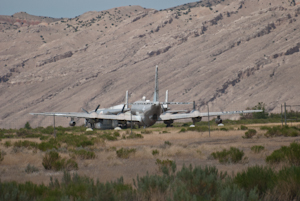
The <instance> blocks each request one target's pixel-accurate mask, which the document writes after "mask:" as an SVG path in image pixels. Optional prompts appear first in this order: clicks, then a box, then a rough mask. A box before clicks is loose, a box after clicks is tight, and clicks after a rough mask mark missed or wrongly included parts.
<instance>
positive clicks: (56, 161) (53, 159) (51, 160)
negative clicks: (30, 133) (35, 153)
mask: <svg viewBox="0 0 300 201" xmlns="http://www.w3.org/2000/svg"><path fill="white" fill-rule="evenodd" d="M42 164H43V166H44V168H45V169H46V170H55V171H59V170H77V169H78V165H77V163H76V161H74V160H73V159H65V158H63V159H62V158H61V157H60V155H59V154H58V153H57V152H55V151H50V152H49V153H46V154H45V156H44V158H43V163H42Z"/></svg>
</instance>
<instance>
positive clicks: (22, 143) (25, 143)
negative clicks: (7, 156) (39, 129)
mask: <svg viewBox="0 0 300 201" xmlns="http://www.w3.org/2000/svg"><path fill="white" fill-rule="evenodd" d="M14 147H18V148H21V147H25V148H37V147H38V144H37V143H36V142H31V141H28V140H24V141H20V140H19V141H16V142H15V143H14Z"/></svg>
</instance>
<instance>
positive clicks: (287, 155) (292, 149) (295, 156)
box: [266, 142, 300, 166]
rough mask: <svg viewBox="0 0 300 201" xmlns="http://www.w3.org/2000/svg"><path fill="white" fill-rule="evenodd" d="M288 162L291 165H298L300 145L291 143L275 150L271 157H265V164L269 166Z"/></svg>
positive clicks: (299, 163) (299, 162) (299, 161)
mask: <svg viewBox="0 0 300 201" xmlns="http://www.w3.org/2000/svg"><path fill="white" fill-rule="evenodd" d="M285 161H287V162H289V164H291V165H296V166H299V165H300V144H299V143H296V142H293V143H291V144H290V146H288V147H287V146H282V147H281V148H280V149H278V150H275V151H274V152H273V153H272V154H271V155H269V156H267V158H266V162H267V163H270V164H274V163H280V162H285Z"/></svg>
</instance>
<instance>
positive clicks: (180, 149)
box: [0, 123, 300, 184]
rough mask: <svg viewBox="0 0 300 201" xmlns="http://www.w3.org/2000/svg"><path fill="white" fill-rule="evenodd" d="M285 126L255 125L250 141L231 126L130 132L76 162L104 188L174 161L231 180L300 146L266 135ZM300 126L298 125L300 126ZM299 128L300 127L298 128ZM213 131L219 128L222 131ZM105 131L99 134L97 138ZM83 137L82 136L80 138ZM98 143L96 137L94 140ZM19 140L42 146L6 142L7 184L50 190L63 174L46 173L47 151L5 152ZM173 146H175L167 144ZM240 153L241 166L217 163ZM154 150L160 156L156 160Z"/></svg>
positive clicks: (0, 145)
mask: <svg viewBox="0 0 300 201" xmlns="http://www.w3.org/2000/svg"><path fill="white" fill-rule="evenodd" d="M274 125H280V124H278V123H273V124H272V123H270V124H250V125H247V127H248V128H252V129H256V130H257V134H256V135H255V136H254V137H252V138H251V139H244V138H243V137H242V136H244V135H245V130H240V126H241V125H234V126H232V125H230V126H225V127H224V128H227V129H228V131H224V130H214V129H212V131H211V132H210V136H209V132H208V131H205V132H197V131H186V132H180V130H181V128H180V127H173V128H147V132H149V134H142V136H143V138H136V139H122V135H125V134H126V132H127V134H128V133H129V132H130V129H127V130H122V131H119V133H120V137H118V139H117V140H115V141H108V140H105V141H104V142H99V143H96V144H94V145H93V146H92V147H90V148H91V149H92V150H93V151H94V152H95V154H96V158H95V159H85V160H82V159H76V162H77V163H78V170H73V171H71V172H77V173H78V174H79V175H86V176H88V177H90V178H93V179H95V180H96V179H99V181H100V182H105V181H111V180H115V179H117V178H119V177H121V176H123V178H124V182H125V183H132V181H133V179H134V178H136V177H137V175H139V176H143V175H146V174H147V172H148V173H149V174H160V172H159V170H158V166H157V164H156V160H157V159H160V160H166V159H169V160H173V161H175V162H176V164H177V170H179V169H181V167H182V166H183V165H184V164H185V165H190V164H192V165H193V166H216V167H217V169H218V170H219V171H227V173H229V174H236V173H237V172H240V171H242V170H245V169H246V168H247V167H250V166H254V165H263V166H266V165H268V164H266V161H265V158H266V156H268V155H270V154H271V153H272V152H273V151H274V150H276V149H279V148H280V147H281V146H288V145H289V144H290V143H291V142H294V141H296V142H299V141H300V137H299V136H298V137H269V138H267V137H265V136H264V134H265V133H266V131H265V130H261V129H260V128H261V126H274ZM294 125H295V124H294ZM298 126H299V124H298ZM213 128H217V127H216V126H215V127H213ZM138 131H142V130H134V132H136V133H140V132H138ZM99 132H103V131H97V133H99ZM78 134H80V133H78ZM90 137H93V135H90ZM19 140H29V141H34V142H38V143H40V142H41V140H40V139H39V138H26V139H20V138H12V139H2V141H1V142H0V149H1V150H2V151H3V152H4V153H5V155H4V160H3V161H2V162H1V163H0V178H1V181H17V182H25V181H32V182H34V183H37V184H41V183H44V184H48V183H49V181H50V176H51V177H53V178H58V179H59V180H60V178H61V177H62V176H63V171H53V170H45V168H44V167H43V165H42V160H43V157H44V156H45V153H46V152H44V151H41V150H39V149H32V148H25V147H21V148H18V149H16V148H14V146H9V147H7V146H4V145H5V142H6V141H10V142H11V144H12V145H13V144H14V142H16V141H19ZM165 142H169V143H167V144H166V143H165ZM254 145H261V146H263V147H264V150H263V151H261V152H260V153H254V152H253V151H251V147H252V146H254ZM61 147H65V149H61V150H65V151H60V155H61V156H62V157H69V155H70V152H69V151H68V149H70V147H67V146H66V145H64V144H62V145H61ZM230 147H236V148H238V149H240V150H243V151H244V153H245V155H244V157H243V159H242V160H241V161H240V162H239V163H236V164H233V163H226V164H221V163H219V161H218V160H215V159H213V157H211V153H212V152H216V151H222V150H223V149H229V148H230ZM120 148H134V149H136V152H135V153H133V154H131V155H130V156H129V158H127V159H124V158H119V157H118V156H117V154H116V150H118V149H120ZM153 150H157V151H158V152H159V153H158V154H157V155H153ZM28 164H30V165H33V166H35V167H37V168H38V170H39V171H38V172H34V173H29V174H28V173H26V172H25V169H26V167H27V165H28ZM273 167H274V168H275V169H279V168H281V166H280V165H277V166H273Z"/></svg>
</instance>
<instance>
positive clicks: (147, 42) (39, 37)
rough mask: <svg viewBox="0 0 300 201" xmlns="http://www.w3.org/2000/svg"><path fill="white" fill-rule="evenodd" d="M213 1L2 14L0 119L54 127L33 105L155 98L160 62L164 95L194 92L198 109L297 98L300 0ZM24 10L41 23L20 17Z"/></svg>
mask: <svg viewBox="0 0 300 201" xmlns="http://www.w3.org/2000/svg"><path fill="white" fill-rule="evenodd" d="M208 2H209V1H205V2H204V3H205V4H203V5H201V4H199V3H193V4H186V5H183V6H181V7H180V6H179V7H175V8H171V9H166V10H163V11H156V10H152V9H145V8H142V7H140V6H127V7H119V8H114V9H110V10H106V11H99V12H96V11H91V12H87V13H85V14H83V15H81V16H78V17H76V18H72V19H59V20H58V19H52V18H49V19H47V20H44V21H43V20H42V19H43V17H38V18H35V16H31V17H30V16H28V15H27V14H26V15H25V14H24V13H21V14H15V15H14V16H13V17H11V16H0V23H1V24H0V45H1V49H0V67H1V68H0V97H1V98H0V111H1V113H0V127H4V128H8V127H23V126H24V124H25V122H27V121H29V122H30V124H31V125H32V126H34V127H35V126H47V125H50V124H51V120H50V121H49V117H34V116H30V115H29V112H49V111H57V112H58V111H59V112H71V111H72V112H76V111H80V108H81V107H83V108H86V109H89V110H90V109H94V108H95V107H96V105H98V104H101V107H109V106H112V105H114V104H119V103H122V102H123V101H124V97H125V91H126V90H129V93H130V101H135V100H138V99H140V98H141V97H142V96H143V95H145V96H146V97H147V98H149V99H150V98H152V95H153V88H154V83H153V81H154V68H155V65H159V85H160V99H161V100H163V99H164V92H165V90H166V89H168V90H169V96H170V97H169V98H170V101H193V100H195V101H196V102H197V104H198V105H199V106H200V110H206V106H205V104H206V103H208V104H209V106H210V110H214V111H218V110H232V109H245V108H246V107H249V106H250V107H251V106H254V105H256V104H257V102H264V103H266V104H267V106H268V109H269V111H277V112H278V111H280V104H282V103H283V102H288V103H289V104H299V103H300V95H299V90H298V85H299V84H300V81H299V72H300V69H299V55H300V53H299V48H300V32H299V30H300V26H299V25H300V6H299V1H292V0H281V1H279V0H260V1H257V0H242V1H237V0H224V1H219V2H218V1H211V2H212V3H211V4H208ZM297 4H298V5H297ZM19 15H21V17H20V16H19ZM24 16H25V17H26V19H29V18H30V20H36V21H38V22H39V23H38V24H34V23H28V24H26V26H22V25H19V24H18V23H17V24H16V22H17V21H16V19H17V18H18V19H21V18H22V19H23V18H24V19H25V17H24ZM7 18H9V19H10V18H12V19H11V20H12V21H11V22H8V21H7ZM15 18H16V19H15ZM4 19H6V20H4ZM57 123H58V124H59V125H67V124H66V123H67V120H64V119H62V120H59V122H57Z"/></svg>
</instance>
